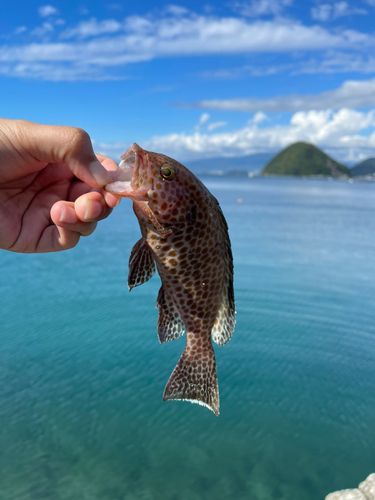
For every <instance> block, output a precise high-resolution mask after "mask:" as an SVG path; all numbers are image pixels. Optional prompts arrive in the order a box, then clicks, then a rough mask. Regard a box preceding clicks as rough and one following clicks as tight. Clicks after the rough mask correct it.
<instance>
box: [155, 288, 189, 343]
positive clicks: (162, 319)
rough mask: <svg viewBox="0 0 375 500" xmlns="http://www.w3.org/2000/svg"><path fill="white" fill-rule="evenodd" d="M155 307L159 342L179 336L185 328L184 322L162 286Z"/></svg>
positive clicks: (168, 340)
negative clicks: (157, 310) (157, 309)
mask: <svg viewBox="0 0 375 500" xmlns="http://www.w3.org/2000/svg"><path fill="white" fill-rule="evenodd" d="M156 307H158V308H159V317H158V337H159V342H160V343H161V344H163V343H164V342H170V341H171V340H176V339H178V338H179V337H181V335H183V334H184V330H185V327H184V323H183V321H182V319H181V318H180V315H179V312H178V310H177V308H176V307H175V305H174V304H173V301H172V300H171V299H170V297H168V294H167V293H166V292H165V290H164V288H163V287H161V288H160V290H159V294H158V299H157V302H156Z"/></svg>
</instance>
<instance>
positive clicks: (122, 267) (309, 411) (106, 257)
mask: <svg viewBox="0 0 375 500" xmlns="http://www.w3.org/2000/svg"><path fill="white" fill-rule="evenodd" d="M205 182H206V184H207V185H208V187H209V188H210V189H211V191H212V192H213V193H214V194H215V195H216V196H217V198H218V199H219V201H220V203H221V205H222V208H223V211H224V213H225V215H226V218H227V221H228V224H229V227H230V234H231V239H232V245H233V253H234V260H235V291H236V299H237V311H238V314H237V326H236V330H235V333H234V336H233V339H232V340H231V342H230V343H229V344H227V345H226V346H225V347H221V348H216V356H217V363H218V375H219V386H220V396H221V415H220V416H219V417H218V418H216V417H215V416H214V415H213V413H211V412H210V411H208V410H207V409H205V408H203V407H200V406H198V405H191V404H189V403H182V402H163V400H162V394H163V389H164V386H165V384H166V382H167V380H168V377H169V375H170V373H171V372H172V370H173V368H174V366H175V364H176V362H177V360H178V358H179V356H180V354H181V353H182V351H183V347H184V343H185V340H184V338H183V339H179V340H177V341H175V342H172V343H169V344H165V345H160V344H159V342H158V340H157V335H156V320H157V310H156V309H155V300H156V295H157V291H158V288H159V286H160V282H159V280H158V278H153V279H152V280H151V281H150V282H149V283H147V284H145V285H143V286H142V287H139V288H137V289H134V290H133V291H132V292H131V293H130V294H129V293H128V291H127V286H126V277H127V260H128V256H129V252H130V249H131V247H132V246H133V244H134V243H135V242H136V241H137V240H138V238H139V229H138V224H137V222H136V219H135V217H134V215H133V213H132V210H131V203H130V202H128V201H127V200H124V201H123V202H122V203H121V205H120V206H119V207H118V209H116V211H115V212H114V214H113V215H112V216H111V217H110V218H109V219H108V220H106V221H103V222H102V223H100V225H99V227H98V229H97V231H96V233H94V235H93V236H91V237H89V238H86V239H83V240H82V241H81V243H80V244H79V245H78V247H77V248H75V249H73V250H72V251H69V252H63V253H60V254H48V255H16V254H11V253H7V252H1V253H0V259H1V277H0V293H1V295H0V296H1V309H0V310H1V316H0V332H1V335H0V359H1V364H0V500H44V499H48V500H49V499H51V500H77V499H79V500H81V499H82V500H133V499H134V500H154V499H155V500H159V499H160V500H195V499H202V500H213V499H215V500H224V499H225V500H228V499H235V500H242V499H250V500H277V499H283V500H313V499H323V498H324V496H325V495H326V494H327V493H329V492H330V491H333V490H336V489H341V488H344V487H354V486H356V485H357V484H358V483H359V482H360V481H361V480H363V479H364V478H365V477H366V476H367V475H368V474H370V473H371V472H374V471H375V425H374V423H375V321H374V320H375V217H374V214H375V184H371V183H368V184H366V183H353V184H349V183H346V182H338V181H332V182H328V181H325V180H304V179H272V178H267V179H262V178H254V179H242V178H234V179H227V178H215V179H211V178H207V179H205ZM238 198H242V199H243V203H242V204H238V203H237V199H238Z"/></svg>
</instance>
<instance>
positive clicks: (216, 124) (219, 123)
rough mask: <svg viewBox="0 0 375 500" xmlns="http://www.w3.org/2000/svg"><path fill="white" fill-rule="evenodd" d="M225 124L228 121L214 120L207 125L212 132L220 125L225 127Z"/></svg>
mask: <svg viewBox="0 0 375 500" xmlns="http://www.w3.org/2000/svg"><path fill="white" fill-rule="evenodd" d="M225 125H227V122H214V123H209V124H208V125H207V130H208V131H209V132H212V130H215V129H217V128H219V127H225Z"/></svg>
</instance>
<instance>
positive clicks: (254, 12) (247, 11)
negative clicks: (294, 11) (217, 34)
mask: <svg viewBox="0 0 375 500" xmlns="http://www.w3.org/2000/svg"><path fill="white" fill-rule="evenodd" d="M292 3H293V0H253V1H252V2H235V3H234V4H233V10H234V11H235V12H238V13H239V14H241V15H242V16H247V17H259V16H268V15H274V16H276V15H279V14H281V12H282V11H283V10H284V9H285V7H288V6H290V5H291V4H292Z"/></svg>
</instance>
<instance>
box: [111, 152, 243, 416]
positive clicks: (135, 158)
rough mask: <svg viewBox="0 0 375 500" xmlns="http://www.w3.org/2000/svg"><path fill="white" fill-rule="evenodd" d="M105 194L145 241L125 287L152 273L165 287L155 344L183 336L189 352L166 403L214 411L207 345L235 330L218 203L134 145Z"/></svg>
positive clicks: (172, 166)
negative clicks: (119, 203)
mask: <svg viewBox="0 0 375 500" xmlns="http://www.w3.org/2000/svg"><path fill="white" fill-rule="evenodd" d="M121 158H122V161H121V163H120V165H119V168H118V170H117V171H116V173H115V174H114V182H112V183H111V184H108V185H107V186H106V187H105V189H106V190H107V191H110V192H112V193H115V194H118V195H120V196H125V197H127V198H130V199H131V200H133V209H134V212H135V215H136V216H137V218H138V221H139V225H140V228H141V233H142V238H141V239H140V240H139V241H138V242H137V243H136V244H135V245H134V247H133V249H132V251H131V255H130V260H129V275H128V287H129V290H131V289H132V288H134V287H136V286H139V285H142V284H143V283H145V282H146V281H148V280H149V279H150V278H151V277H152V276H153V274H154V273H155V265H156V268H157V270H158V273H159V275H160V278H161V281H162V286H161V288H160V290H159V294H158V298H157V302H156V306H157V307H158V308H159V317H158V324H157V330H158V336H159V341H160V342H161V343H163V342H169V341H171V340H175V339H177V338H179V337H180V336H181V335H183V333H184V331H186V347H185V350H184V352H183V353H182V356H181V357H180V360H179V361H178V363H177V366H176V367H175V369H174V371H173V373H172V375H171V376H170V378H169V381H168V383H167V385H166V387H165V390H164V396H163V398H164V400H170V399H178V400H187V401H191V402H192V403H198V404H201V405H204V406H207V407H208V408H209V409H211V410H212V411H213V412H214V413H215V415H218V414H219V389H218V383H217V375H216V361H215V354H214V350H213V347H212V343H211V338H212V340H213V341H214V342H215V343H216V344H218V345H224V344H226V343H227V342H228V341H229V340H230V338H231V336H232V333H233V330H234V325H235V306H234V293H233V259H232V252H231V245H230V240H229V236H228V226H227V224H226V221H225V218H224V215H223V213H222V211H221V209H220V206H219V203H218V202H217V200H216V199H215V198H214V197H213V196H212V194H211V193H210V192H209V191H208V189H207V188H206V187H205V186H204V185H203V184H202V182H201V181H200V180H199V179H198V178H197V177H195V175H194V174H192V173H191V172H190V171H189V170H188V169H187V168H186V167H184V166H183V165H181V163H178V162H177V161H175V160H172V159H171V158H169V157H168V156H165V155H162V154H157V153H151V152H148V151H144V150H143V149H142V148H140V147H139V146H138V145H137V144H133V145H132V146H131V147H130V148H129V149H128V150H127V151H126V153H125V154H124V155H123V156H122V157H121Z"/></svg>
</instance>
